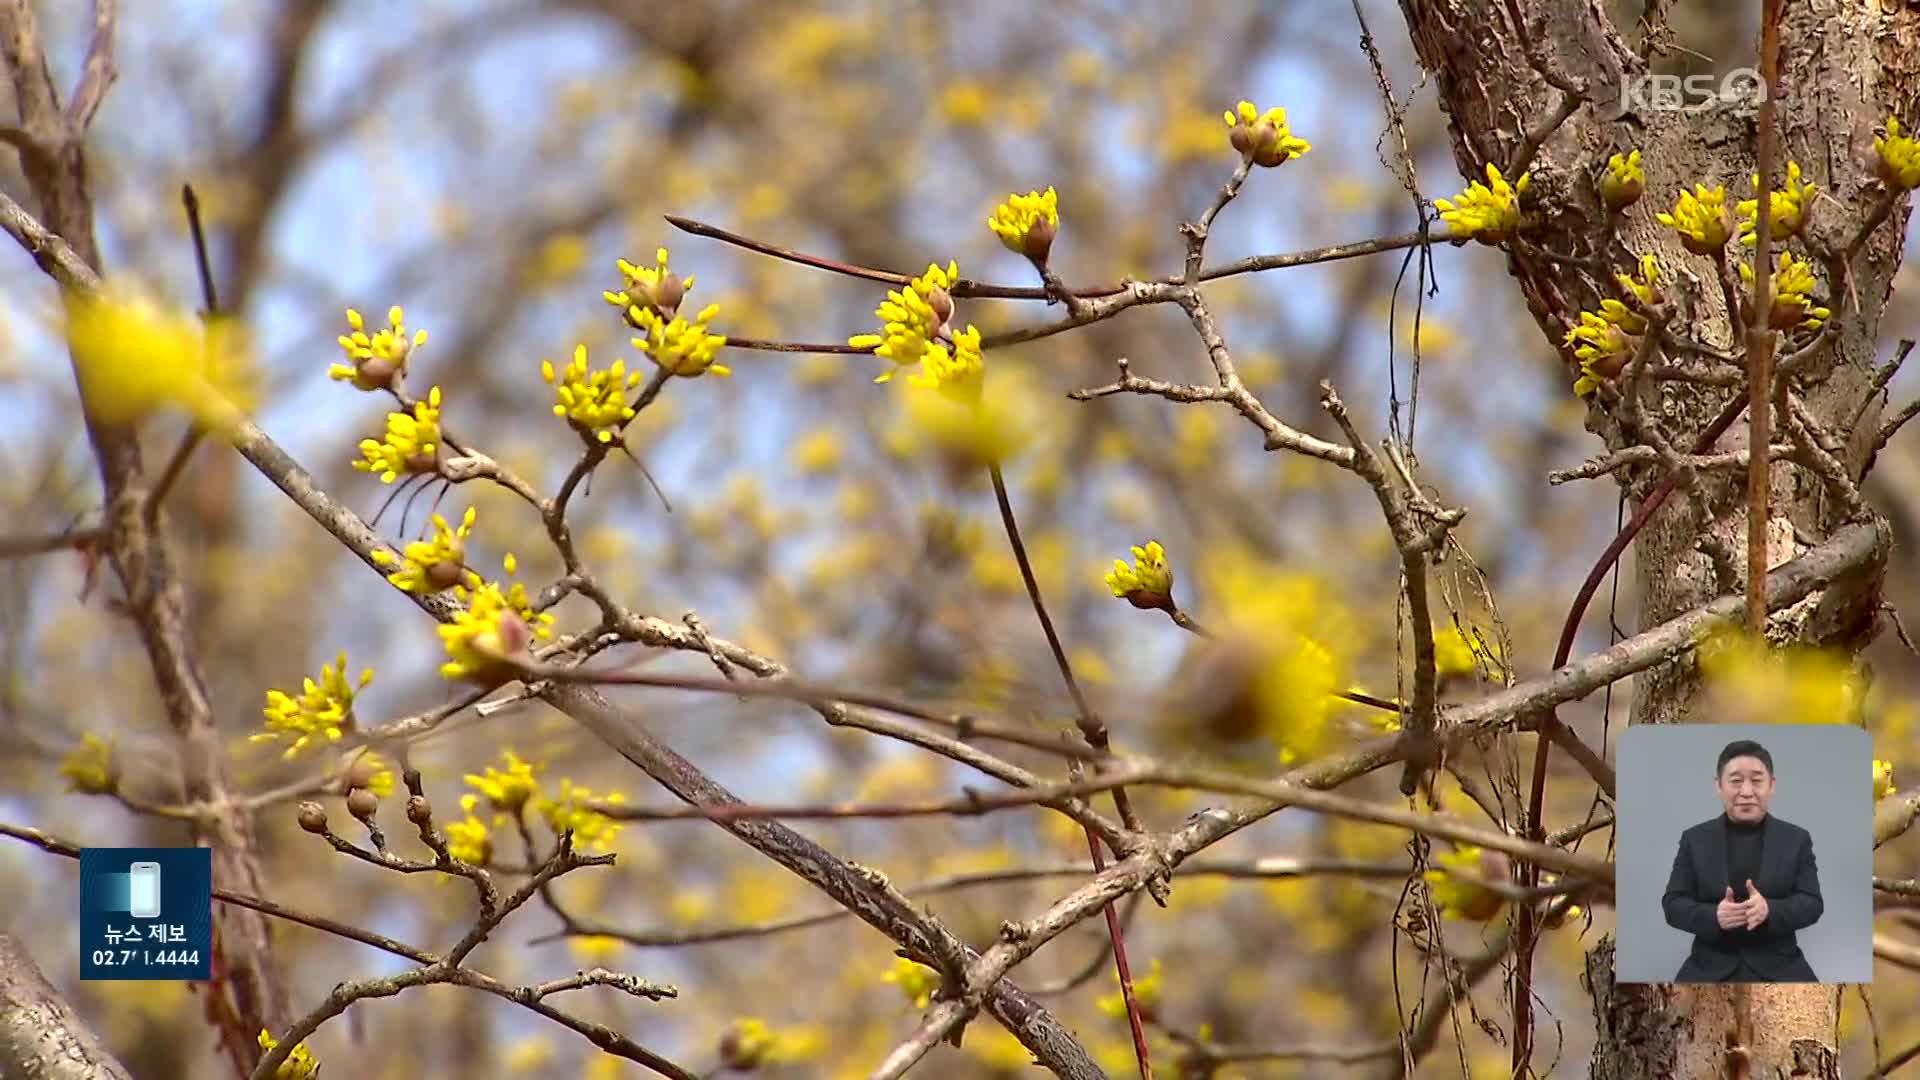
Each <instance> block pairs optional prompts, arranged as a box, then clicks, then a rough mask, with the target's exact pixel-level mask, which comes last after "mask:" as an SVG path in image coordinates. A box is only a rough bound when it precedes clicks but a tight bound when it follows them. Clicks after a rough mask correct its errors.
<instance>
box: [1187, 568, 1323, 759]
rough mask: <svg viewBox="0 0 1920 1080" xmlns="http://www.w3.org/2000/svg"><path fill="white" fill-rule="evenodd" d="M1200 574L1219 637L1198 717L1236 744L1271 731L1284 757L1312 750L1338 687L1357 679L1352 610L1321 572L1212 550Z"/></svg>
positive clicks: (1199, 690)
mask: <svg viewBox="0 0 1920 1080" xmlns="http://www.w3.org/2000/svg"><path fill="white" fill-rule="evenodd" d="M1201 571H1202V575H1203V577H1204V579H1205V581H1204V584H1205V585H1206V587H1205V588H1204V589H1203V590H1202V594H1203V595H1204V596H1206V597H1207V598H1208V600H1209V604H1210V605H1213V607H1211V608H1210V610H1217V611H1218V614H1217V615H1212V616H1209V619H1208V621H1209V623H1213V622H1216V621H1217V622H1218V623H1219V626H1217V627H1215V630H1216V632H1217V633H1218V634H1219V636H1218V637H1217V638H1216V639H1215V641H1214V643H1213V644H1212V645H1210V646H1209V647H1208V648H1207V650H1205V651H1203V652H1202V653H1200V654H1199V664H1200V666H1199V667H1198V668H1197V669H1196V671H1195V675H1194V678H1195V680H1196V683H1197V686H1196V689H1195V691H1194V693H1193V696H1194V698H1195V700H1196V701H1198V702H1199V704H1198V706H1197V708H1196V709H1195V722H1196V723H1197V724H1198V725H1199V726H1200V727H1201V729H1202V730H1204V731H1207V732H1209V733H1210V734H1212V735H1213V736H1215V737H1216V738H1219V739H1223V740H1226V741H1229V742H1235V741H1240V740H1245V739H1249V738H1253V737H1255V736H1261V735H1264V736H1266V737H1267V738H1268V739H1270V740H1271V741H1272V742H1273V744H1274V745H1275V746H1277V747H1278V749H1279V751H1280V758H1281V760H1282V762H1283V763H1291V762H1292V761H1295V760H1298V759H1300V758H1304V757H1309V756H1311V755H1313V754H1314V753H1316V752H1317V751H1318V750H1319V749H1320V748H1321V746H1322V745H1323V742H1324V740H1325V737H1326V734H1327V731H1328V728H1329V725H1328V723H1327V721H1328V719H1329V717H1330V716H1332V715H1333V713H1334V712H1335V708H1336V705H1337V704H1338V699H1336V698H1335V697H1334V696H1333V694H1334V691H1335V690H1337V689H1339V688H1340V687H1342V686H1345V685H1347V682H1348V680H1347V678H1346V671H1347V668H1348V667H1349V666H1350V660H1349V658H1348V656H1347V650H1348V648H1349V647H1350V646H1349V643H1351V642H1353V641H1354V640H1355V639H1356V638H1357V637H1358V628H1357V627H1356V626H1355V624H1354V620H1353V618H1352V616H1351V615H1350V614H1349V613H1348V612H1347V610H1346V609H1345V607H1344V606H1343V605H1342V604H1341V603H1340V602H1339V599H1338V597H1336V596H1335V595H1333V594H1332V593H1331V591H1330V590H1329V589H1327V587H1326V586H1325V585H1323V584H1322V583H1321V582H1320V581H1319V580H1318V579H1316V578H1315V577H1313V576H1312V575H1310V574H1306V573H1301V572H1297V571H1296V572H1289V571H1285V570H1281V569H1279V568H1277V567H1272V566H1269V565H1266V564H1264V563H1262V562H1259V561H1257V560H1255V559H1253V558H1251V557H1248V556H1246V555H1244V554H1239V553H1235V552H1231V551H1229V552H1224V553H1222V554H1220V555H1219V556H1215V557H1211V558H1209V559H1207V560H1205V561H1204V562H1203V563H1201Z"/></svg>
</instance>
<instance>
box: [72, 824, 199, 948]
mask: <svg viewBox="0 0 1920 1080" xmlns="http://www.w3.org/2000/svg"><path fill="white" fill-rule="evenodd" d="M212 907H213V855H212V852H211V851H210V850H209V849H207V848H201V847H192V848H81V849H80V978H81V979H83V980H89V979H103V980H104V979H206V978H208V977H209V976H210V968H211V967H212V963H213V918H212Z"/></svg>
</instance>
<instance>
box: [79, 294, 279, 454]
mask: <svg viewBox="0 0 1920 1080" xmlns="http://www.w3.org/2000/svg"><path fill="white" fill-rule="evenodd" d="M66 334H67V342H68V346H69V347H70V348H71V349H72V352H73V362H74V366H75V371H76V373H77V376H78V379H79V384H80V396H81V398H82V400H83V401H85V403H86V407H87V410H88V411H89V412H90V413H91V414H92V415H94V416H95V417H97V418H99V419H100V420H102V421H104V422H106V423H109V424H130V423H133V422H135V421H137V420H140V419H142V418H144V417H146V416H147V415H148V414H150V413H152V412H154V411H156V410H159V409H177V410H179V411H181V412H184V413H186V414H187V415H188V416H191V417H192V418H193V419H194V422H195V423H198V424H200V425H201V426H203V427H207V428H212V429H215V430H221V431H225V430H228V429H230V428H231V427H232V426H233V425H235V424H237V423H239V422H240V420H241V419H242V414H243V411H244V410H245V409H246V408H248V407H250V406H251V404H252V399H253V387H252V385H251V383H252V379H253V371H252V366H251V365H252V360H251V355H250V351H249V348H248V345H247V342H246V338H245V334H244V333H243V332H242V331H241V329H240V326H239V324H238V323H235V322H233V321H231V320H229V319H215V320H213V322H212V323H211V324H210V325H208V324H202V322H201V321H200V320H199V319H198V318H196V317H194V316H193V315H192V314H190V313H188V312H185V311H177V310H173V309H171V308H168V307H165V306H163V305H161V304H160V303H158V302H156V301H154V300H152V299H150V298H148V297H146V296H143V295H140V294H138V293H136V292H134V291H132V290H131V289H123V288H120V287H119V286H117V285H116V286H112V287H110V290H109V291H108V292H105V293H100V294H79V295H75V296H74V297H73V298H72V300H71V301H70V303H69V305H68V308H67V325H66Z"/></svg>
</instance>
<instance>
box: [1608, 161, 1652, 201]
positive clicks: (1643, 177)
mask: <svg viewBox="0 0 1920 1080" xmlns="http://www.w3.org/2000/svg"><path fill="white" fill-rule="evenodd" d="M1646 190H1647V174H1646V170H1644V169H1642V168H1641V167H1640V151H1638V150H1635V151H1633V152H1632V153H1629V154H1624V155H1623V154H1615V155H1613V156H1612V157H1610V158H1608V159H1607V171H1606V172H1605V173H1604V174H1602V175H1601V177H1600V198H1601V200H1602V201H1603V202H1605V203H1606V204H1607V209H1609V210H1624V209H1626V208H1627V207H1629V206H1631V205H1633V204H1634V202H1636V201H1637V200H1638V199H1639V198H1640V196H1641V195H1642V194H1644V193H1645V192H1646Z"/></svg>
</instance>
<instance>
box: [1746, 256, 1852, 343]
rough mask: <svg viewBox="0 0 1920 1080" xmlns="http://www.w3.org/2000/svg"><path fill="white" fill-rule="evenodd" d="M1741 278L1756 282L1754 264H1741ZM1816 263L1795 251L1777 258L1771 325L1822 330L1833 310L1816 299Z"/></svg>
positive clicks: (1769, 281)
mask: <svg viewBox="0 0 1920 1080" xmlns="http://www.w3.org/2000/svg"><path fill="white" fill-rule="evenodd" d="M1740 278H1741V280H1743V281H1745V282H1746V283H1747V285H1748V286H1749V287H1751V286H1752V285H1753V267H1751V266H1748V265H1747V264H1746V263H1744V262H1743V263H1741V264H1740ZM1814 284H1815V283H1814V279H1813V267H1812V266H1811V265H1810V264H1808V263H1807V261H1806V260H1805V259H1796V258H1794V257H1793V252H1791V251H1783V252H1781V253H1780V256H1779V258H1777V259H1775V260H1774V267H1773V274H1772V275H1771V276H1770V277H1768V279H1767V288H1768V290H1769V291H1770V293H1771V301H1770V302H1769V304H1768V306H1767V325H1768V326H1770V327H1772V328H1773V329H1775V330H1792V329H1793V328H1795V327H1804V328H1806V329H1808V330H1818V329H1820V327H1821V326H1822V325H1823V324H1824V323H1825V322H1826V321H1827V319H1829V318H1830V317H1832V315H1833V312H1832V311H1831V310H1829V309H1828V308H1825V307H1821V306H1820V305H1819V304H1817V303H1815V302H1814V297H1813V287H1814Z"/></svg>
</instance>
